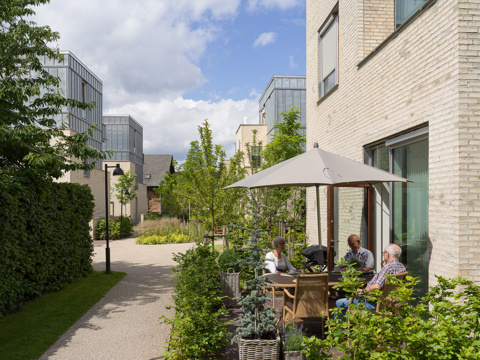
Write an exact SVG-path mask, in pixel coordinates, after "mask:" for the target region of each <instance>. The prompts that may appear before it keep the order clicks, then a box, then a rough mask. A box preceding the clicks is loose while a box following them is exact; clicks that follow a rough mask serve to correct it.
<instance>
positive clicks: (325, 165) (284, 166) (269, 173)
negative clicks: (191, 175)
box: [224, 143, 410, 264]
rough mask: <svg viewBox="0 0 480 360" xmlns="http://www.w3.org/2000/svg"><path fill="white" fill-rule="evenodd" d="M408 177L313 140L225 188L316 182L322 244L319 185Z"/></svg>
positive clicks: (369, 183) (365, 183)
mask: <svg viewBox="0 0 480 360" xmlns="http://www.w3.org/2000/svg"><path fill="white" fill-rule="evenodd" d="M407 181H410V180H408V179H405V178H402V177H400V176H397V175H393V174H390V173H389V172H386V171H383V170H380V169H377V168H374V167H373V166H370V165H366V164H362V163H359V162H357V161H353V160H350V159H347V158H345V157H343V156H340V155H335V154H332V153H330V152H328V151H325V150H322V149H320V148H319V147H318V144H317V143H315V144H314V148H313V149H311V150H309V151H307V152H305V153H303V154H300V155H298V156H295V157H293V158H291V159H288V160H285V161H283V162H281V163H279V164H277V165H274V166H272V167H269V168H268V169H265V170H262V171H259V172H258V173H256V174H253V175H251V176H249V177H247V178H245V179H243V180H240V181H237V182H236V183H234V184H232V185H229V186H227V187H225V188H224V189H229V188H236V187H246V188H250V189H253V188H262V187H272V186H301V187H310V186H315V188H316V194H317V224H318V245H320V248H321V246H322V237H321V225H320V194H319V186H320V185H372V184H375V183H382V182H407ZM323 260H324V259H323V252H322V251H320V253H319V261H321V264H323V263H324V261H323Z"/></svg>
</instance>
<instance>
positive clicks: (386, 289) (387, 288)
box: [377, 271, 408, 311]
mask: <svg viewBox="0 0 480 360" xmlns="http://www.w3.org/2000/svg"><path fill="white" fill-rule="evenodd" d="M407 275H408V271H405V272H402V273H399V274H391V275H390V276H391V277H394V278H397V279H399V280H402V281H405V278H406V277H407ZM397 287H398V285H394V284H390V283H389V281H388V279H386V280H385V284H384V285H383V292H382V298H383V299H386V298H387V297H388V294H390V292H391V291H392V290H394V289H396V288H397ZM383 308H384V306H383V304H381V303H380V302H378V303H377V311H381V310H383Z"/></svg>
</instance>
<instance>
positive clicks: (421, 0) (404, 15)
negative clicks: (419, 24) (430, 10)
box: [395, 0, 428, 29]
mask: <svg viewBox="0 0 480 360" xmlns="http://www.w3.org/2000/svg"><path fill="white" fill-rule="evenodd" d="M427 1H428V0H395V29H397V28H398V27H399V26H400V25H402V24H403V23H404V22H405V21H406V20H407V19H408V18H409V17H410V16H412V15H413V14H414V13H415V12H416V11H417V10H418V9H419V8H420V7H421V6H422V5H423V4H425V3H426V2H427Z"/></svg>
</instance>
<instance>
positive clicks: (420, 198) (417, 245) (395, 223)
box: [391, 139, 430, 297]
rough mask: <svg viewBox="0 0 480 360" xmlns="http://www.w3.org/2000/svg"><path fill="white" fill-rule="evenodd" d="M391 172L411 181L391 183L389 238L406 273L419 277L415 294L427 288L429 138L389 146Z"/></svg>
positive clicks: (423, 292)
mask: <svg viewBox="0 0 480 360" xmlns="http://www.w3.org/2000/svg"><path fill="white" fill-rule="evenodd" d="M391 159H392V172H393V173H394V174H396V175H399V176H402V177H405V178H407V179H409V180H412V181H413V183H407V184H401V183H394V184H393V191H392V216H391V231H392V241H393V242H394V243H395V244H398V245H399V246H400V247H401V248H402V258H401V259H400V260H401V262H402V263H403V264H404V265H405V266H406V267H407V270H408V272H409V275H411V276H413V277H418V278H419V280H420V283H419V284H418V286H417V288H416V290H415V293H414V295H415V296H416V297H419V296H423V295H424V294H425V293H426V291H427V289H428V264H429V261H430V241H429V236H428V139H423V140H420V141H416V142H413V143H410V144H407V145H404V146H399V147H396V148H393V149H391Z"/></svg>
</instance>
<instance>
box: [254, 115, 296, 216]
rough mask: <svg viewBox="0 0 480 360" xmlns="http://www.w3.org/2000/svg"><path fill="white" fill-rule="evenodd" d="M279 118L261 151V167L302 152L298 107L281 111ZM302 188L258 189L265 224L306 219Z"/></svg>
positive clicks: (263, 167) (266, 166) (267, 166)
mask: <svg viewBox="0 0 480 360" xmlns="http://www.w3.org/2000/svg"><path fill="white" fill-rule="evenodd" d="M281 115H282V117H283V119H282V121H280V122H276V121H274V127H275V128H276V130H275V133H274V135H273V139H272V141H271V142H269V143H268V144H267V145H266V146H265V149H264V150H263V152H262V157H263V159H264V162H263V164H262V169H266V168H269V167H271V166H273V165H276V164H279V163H281V162H282V161H285V160H288V159H291V158H293V157H295V156H297V155H300V154H302V153H303V152H305V150H304V146H305V135H303V134H302V133H301V127H302V125H301V123H300V121H299V118H300V110H299V109H298V107H292V108H291V109H289V110H288V111H282V112H281ZM304 197H305V189H304V188H298V187H291V186H290V187H289V186H282V187H272V188H265V189H261V190H260V192H259V198H260V199H261V201H262V203H263V204H264V206H265V208H264V212H263V215H264V217H265V218H266V219H267V221H268V223H270V224H274V223H277V222H278V221H281V222H289V223H292V224H302V223H304V222H305V200H304Z"/></svg>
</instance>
